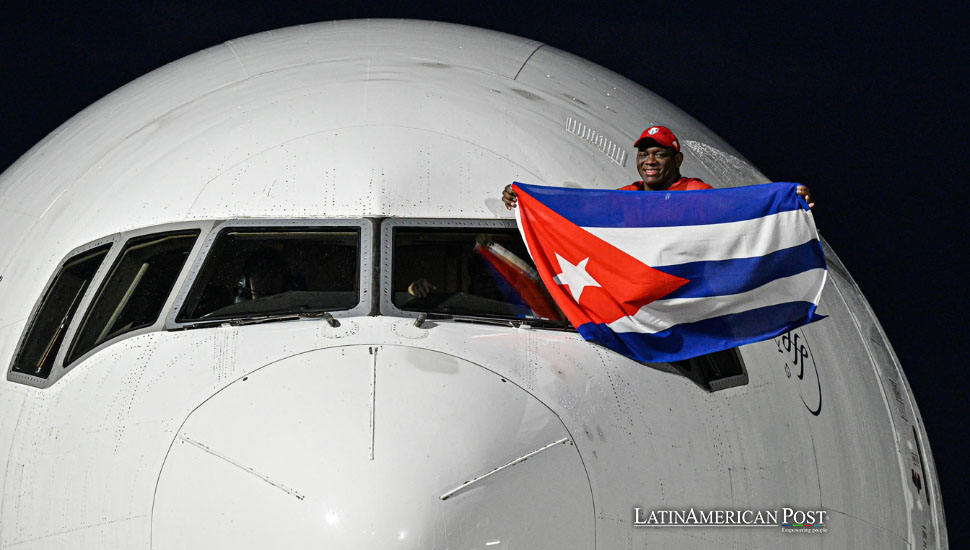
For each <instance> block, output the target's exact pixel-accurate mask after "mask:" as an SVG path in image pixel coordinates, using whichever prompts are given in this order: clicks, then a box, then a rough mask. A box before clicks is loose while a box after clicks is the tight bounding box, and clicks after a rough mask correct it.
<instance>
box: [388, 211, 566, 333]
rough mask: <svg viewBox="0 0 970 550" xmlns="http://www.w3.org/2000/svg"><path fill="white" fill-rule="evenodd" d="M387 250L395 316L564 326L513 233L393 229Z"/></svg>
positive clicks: (411, 228)
mask: <svg viewBox="0 0 970 550" xmlns="http://www.w3.org/2000/svg"><path fill="white" fill-rule="evenodd" d="M393 247H394V249H393V255H392V257H393V268H392V269H393V277H392V283H391V286H392V289H393V298H392V300H393V304H394V306H395V307H397V308H399V309H401V310H405V311H420V312H429V313H442V314H449V315H473V316H486V317H491V316H494V317H501V318H516V319H546V320H552V321H565V317H564V316H563V314H562V312H561V311H560V310H559V308H558V307H557V306H556V304H555V302H553V300H552V298H551V297H550V296H549V293H548V292H546V289H545V287H544V286H543V284H542V281H541V280H540V279H539V276H538V273H536V270H535V266H534V265H533V263H532V260H531V259H530V258H529V254H528V252H527V251H526V248H525V245H524V244H523V243H522V239H521V237H520V236H519V233H518V231H516V230H515V229H511V228H510V229H504V228H496V227H490V228H477V229H474V228H472V229H470V228H459V227H434V228H432V227H406V226H402V227H395V228H394V236H393Z"/></svg>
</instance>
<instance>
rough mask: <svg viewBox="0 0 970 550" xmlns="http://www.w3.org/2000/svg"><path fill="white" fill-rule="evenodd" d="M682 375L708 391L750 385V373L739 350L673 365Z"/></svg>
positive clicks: (728, 350) (726, 351)
mask: <svg viewBox="0 0 970 550" xmlns="http://www.w3.org/2000/svg"><path fill="white" fill-rule="evenodd" d="M672 365H674V367H676V368H677V370H678V371H680V373H681V374H683V375H684V376H686V377H687V378H690V379H691V380H693V381H694V383H695V384H697V385H698V386H700V387H702V388H704V389H705V390H708V391H717V390H723V389H726V388H733V387H735V386H744V385H745V384H747V383H748V371H747V370H746V369H745V367H744V360H743V359H742V358H741V352H740V351H738V348H731V349H726V350H723V351H716V352H714V353H708V354H707V355H701V356H699V357H694V358H693V359H687V360H686V361H676V362H674V363H672Z"/></svg>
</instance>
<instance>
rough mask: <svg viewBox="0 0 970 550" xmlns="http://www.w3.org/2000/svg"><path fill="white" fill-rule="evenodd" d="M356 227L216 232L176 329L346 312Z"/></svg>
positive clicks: (355, 265)
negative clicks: (194, 324)
mask: <svg viewBox="0 0 970 550" xmlns="http://www.w3.org/2000/svg"><path fill="white" fill-rule="evenodd" d="M360 243H361V228H360V227H359V226H347V227H343V226H327V227H310V228H307V227H261V226H255V227H230V228H227V229H223V230H222V231H220V232H219V234H218V236H217V237H216V239H215V242H214V243H213V244H212V247H211V249H210V251H209V254H208V255H207V257H206V260H205V263H204V264H203V266H202V269H201V271H200V272H199V275H198V276H197V277H196V278H195V283H194V284H193V285H192V290H191V291H190V292H189V294H188V296H187V298H186V299H185V302H184V304H183V306H182V308H181V310H180V312H179V314H178V317H177V318H176V321H177V322H179V323H183V322H195V321H208V320H223V319H245V318H253V317H260V316H272V315H286V314H300V313H323V312H330V311H340V310H348V309H352V308H354V307H355V306H356V305H357V304H358V302H359V301H360V288H359V287H360V284H359V283H360Z"/></svg>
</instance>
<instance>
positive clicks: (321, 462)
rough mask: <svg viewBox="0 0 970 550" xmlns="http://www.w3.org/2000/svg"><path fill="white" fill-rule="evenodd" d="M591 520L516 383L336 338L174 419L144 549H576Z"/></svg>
mask: <svg viewBox="0 0 970 550" xmlns="http://www.w3.org/2000/svg"><path fill="white" fill-rule="evenodd" d="M593 521H594V517H593V506H592V497H591V491H590V485H589V480H588V477H587V475H586V470H585V468H584V467H583V463H582V460H581V459H580V456H579V453H578V451H577V450H576V447H575V446H574V445H573V444H572V442H571V440H570V436H569V434H568V432H567V431H566V428H565V427H564V426H563V424H562V423H561V422H560V420H559V418H558V417H557V416H556V415H555V414H554V413H553V412H552V411H551V410H550V409H549V408H548V407H546V406H545V405H543V404H542V403H541V402H540V401H539V400H537V399H536V398H535V397H533V396H532V395H531V394H530V393H528V392H526V391H525V390H523V389H522V388H520V387H519V386H516V385H514V384H512V383H511V382H508V381H506V380H505V379H503V378H502V377H500V376H499V375H497V374H495V373H494V372H492V371H489V370H487V369H486V368H483V367H481V366H478V365H476V364H474V363H471V362H469V361H466V360H463V359H460V358H457V357H454V356H451V355H447V354H444V353H440V352H436V351H430V350H425V349H417V348H411V347H405V346H344V347H338V348H328V349H323V350H316V351H311V352H307V353H303V354H300V355H295V356H291V357H288V358H286V359H282V360H280V361H277V362H274V363H271V364H269V365H266V366H264V367H262V368H260V369H258V370H256V371H254V372H252V373H251V374H250V375H249V376H247V377H245V378H243V379H240V380H237V381H236V382H234V383H232V384H230V385H229V386H227V387H225V388H224V389H222V390H220V391H219V392H217V393H215V394H214V395H213V396H211V397H210V398H209V399H207V400H206V401H205V402H204V403H203V404H202V405H200V406H199V407H198V408H197V409H196V410H194V411H193V412H192V413H191V414H190V415H189V416H188V418H187V419H186V421H185V422H184V424H183V425H182V427H181V428H180V429H179V431H178V433H177V435H176V437H175V440H174V442H173V444H172V447H171V449H170V451H169V454H168V456H167V457H166V460H165V463H164V465H163V467H162V471H161V474H160V475H159V481H158V485H157V487H156V492H155V503H154V506H153V512H152V548H154V549H175V548H179V549H185V548H206V549H210V548H234V549H249V548H260V549H262V548H271V547H272V548H311V547H312V548H341V549H346V548H355V549H369V548H375V549H376V548H421V549H431V548H438V549H445V548H452V549H456V548H488V549H501V548H577V549H580V548H581V549H588V548H592V547H593V546H594V540H593V538H594V537H593Z"/></svg>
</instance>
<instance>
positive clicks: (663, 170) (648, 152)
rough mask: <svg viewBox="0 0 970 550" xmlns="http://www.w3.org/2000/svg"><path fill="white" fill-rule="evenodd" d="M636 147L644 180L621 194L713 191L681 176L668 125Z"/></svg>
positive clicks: (511, 201)
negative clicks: (631, 192) (633, 192)
mask: <svg viewBox="0 0 970 550" xmlns="http://www.w3.org/2000/svg"><path fill="white" fill-rule="evenodd" d="M633 146H634V147H636V148H637V172H639V173H640V177H641V178H643V179H642V180H641V181H637V182H633V183H631V184H630V185H624V186H623V187H620V188H619V189H618V191H693V190H697V189H711V186H710V185H708V184H706V183H704V182H703V181H702V180H700V179H697V178H685V177H683V176H681V175H680V165H681V163H682V162H684V154H683V153H681V152H680V141H679V140H678V139H677V136H675V135H674V133H673V132H671V131H670V128H667V127H666V126H651V127H649V128H647V129H646V130H644V131H643V133H642V134H640V138H639V139H638V140H637V141H636V142H635V143H634V144H633ZM796 193H798V194H799V195H801V196H802V197H803V198H804V199H805V201H806V202H808V206H809V208H811V207H813V206H815V203H813V202H812V196H811V192H810V191H809V189H808V187H807V186H805V185H799V186H798V189H797V191H796ZM502 201H503V202H504V203H505V207H506V208H508V209H509V210H511V209H513V208H515V207H516V206H517V203H518V197H517V196H516V194H515V191H513V190H512V186H511V185H507V186H506V187H505V189H504V190H503V191H502Z"/></svg>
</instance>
